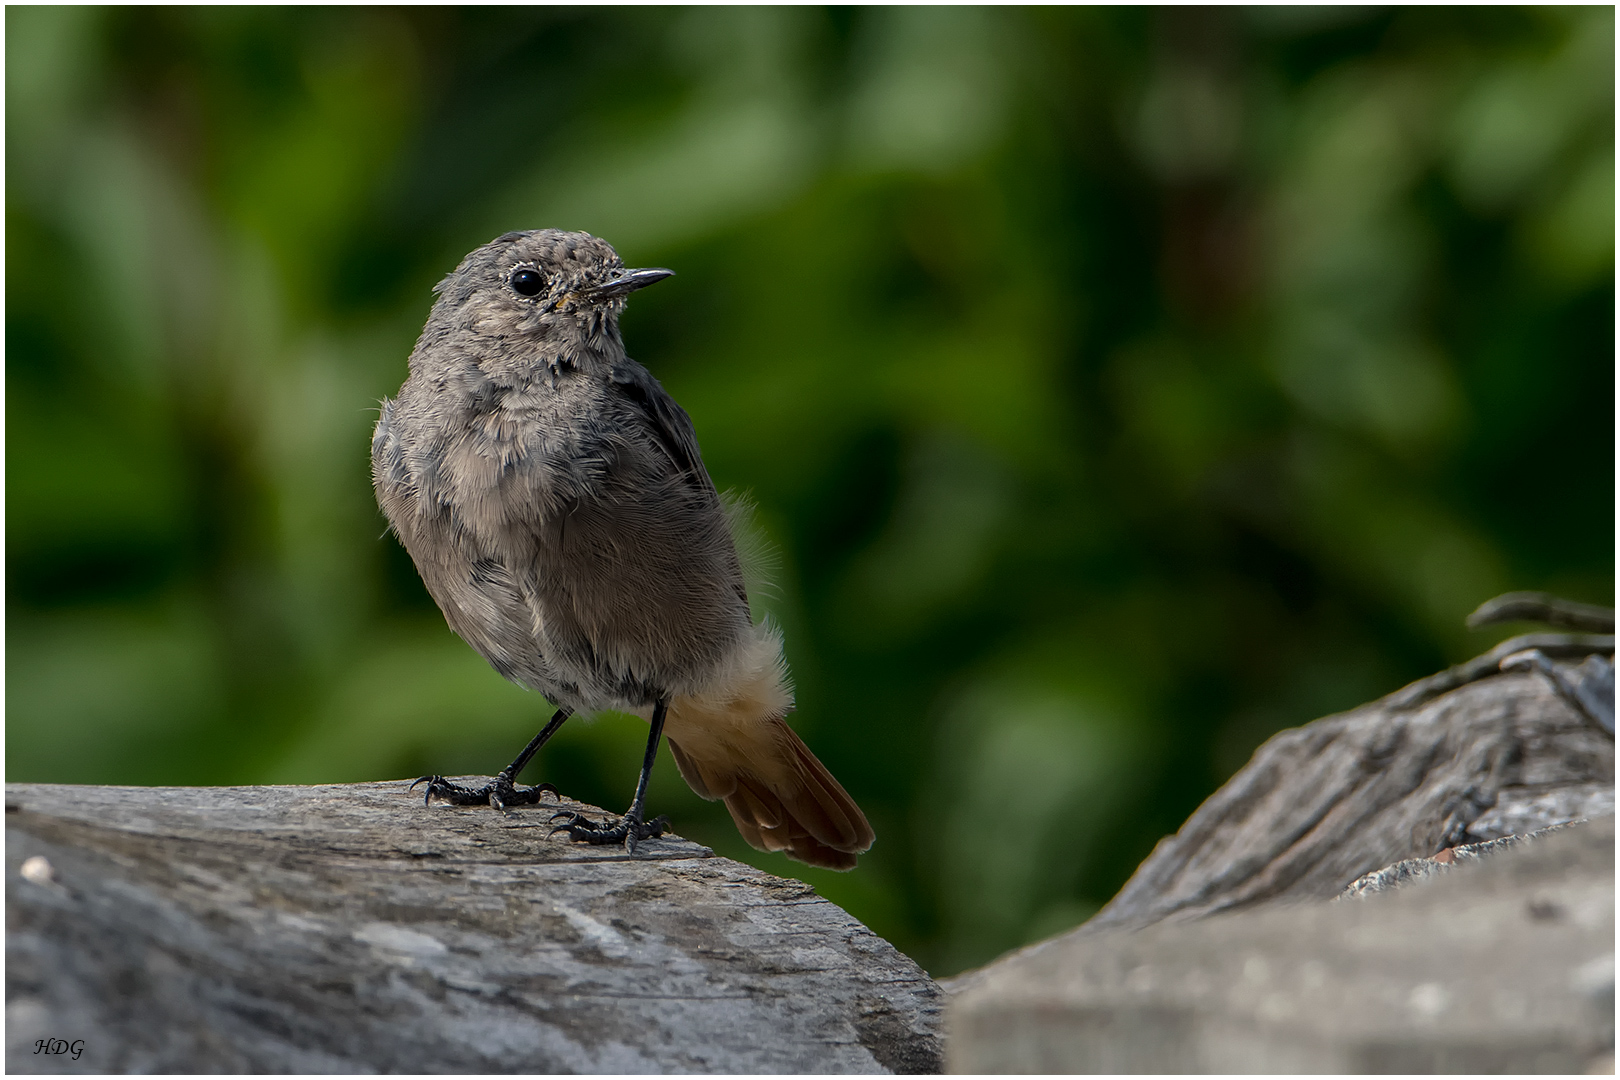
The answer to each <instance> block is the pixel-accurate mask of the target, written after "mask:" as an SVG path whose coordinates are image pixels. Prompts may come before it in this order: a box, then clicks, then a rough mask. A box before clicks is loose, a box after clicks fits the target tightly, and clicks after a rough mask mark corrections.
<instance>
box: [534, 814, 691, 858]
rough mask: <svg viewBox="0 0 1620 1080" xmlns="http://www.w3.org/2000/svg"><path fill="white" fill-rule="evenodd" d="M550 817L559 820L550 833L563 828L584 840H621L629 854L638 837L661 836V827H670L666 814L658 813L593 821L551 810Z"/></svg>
mask: <svg viewBox="0 0 1620 1080" xmlns="http://www.w3.org/2000/svg"><path fill="white" fill-rule="evenodd" d="M551 820H552V821H560V822H562V824H561V825H558V826H557V827H556V828H555V829H552V830H551V835H552V836H555V835H557V834H558V833H560V832H565V833H567V834H568V839H570V840H578V841H583V842H585V843H587V844H617V843H619V842H621V841H622V842H623V843H624V850H625V851H627V852H629V853H630V854H632V855H634V854H635V853H636V843H637V842H638V841H641V840H649V839H651V838H652V837H655V836H663V835H664V830H665V829H667V828H669V817H668V816H667V815H665V814H659V815H658V816H657V817H655V818H653V819H652V820H651V821H642V820H641V818H640V816H639V815H632V814H626V815H625V816H624V817H622V818H620V819H619V820H618V821H615V822H611V823H609V822H605V821H604V822H603V823H602V824H600V825H593V824H592V823H591V822H590V821H589V820H588V819H587V818H585V817H584V816H583V815H581V814H576V813H574V812H573V811H572V810H564V811H563V812H562V813H560V814H553V815H552V817H551Z"/></svg>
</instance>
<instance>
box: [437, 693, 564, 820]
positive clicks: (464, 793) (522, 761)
mask: <svg viewBox="0 0 1620 1080" xmlns="http://www.w3.org/2000/svg"><path fill="white" fill-rule="evenodd" d="M573 714H574V713H573V710H572V709H558V710H557V712H556V714H555V715H554V716H552V718H551V722H550V723H549V724H547V725H546V726H545V727H543V728H541V729H540V734H538V735H536V736H535V737H534V738H532V739H530V740H529V745H528V746H525V747H524V748H523V752H522V753H521V754H519V755H518V756H517V758H516V759H515V760H514V761H513V762H512V764H510V765H508V766H507V767H506V768H504V769H502V770H501V771H500V772H499V773H498V774H497V775H496V777H495V779H493V780H491V781H490V782H489V783H487V784H485V785H484V786H483V787H481V788H469V787H462V786H461V785H460V784H452V783H451V782H450V781H448V780H446V779H445V778H444V777H442V776H423V777H419V778H418V779H417V780H416V781H415V783H413V784H411V787H413V788H414V787H415V786H416V785H417V784H426V785H427V797H426V799H425V800H424V801H425V802H428V803H431V802H432V801H433V800H434V799H443V800H444V801H445V802H448V803H453V804H454V805H456V806H493V807H494V808H495V809H497V810H504V809H506V808H507V807H508V806H522V805H526V804H528V803H537V802H539V801H540V796H541V795H542V794H544V793H545V792H548V791H549V792H550V793H551V794H553V795H555V794H557V789H556V788H554V787H552V786H551V785H550V784H536V785H535V786H534V787H527V788H520V787H518V786H517V783H516V781H517V778H518V773H520V772H522V771H523V767H524V766H525V765H527V764H528V763H529V761H530V760H531V759H532V758H533V757H534V755H535V754H537V753H539V752H540V748H541V747H542V746H544V745H546V743H547V742H548V741H550V739H551V737H552V736H553V735H555V734H557V729H558V728H560V727H562V726H563V721H565V720H567V719H568V718H569V717H570V716H572V715H573Z"/></svg>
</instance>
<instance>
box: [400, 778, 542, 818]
mask: <svg viewBox="0 0 1620 1080" xmlns="http://www.w3.org/2000/svg"><path fill="white" fill-rule="evenodd" d="M417 784H426V785H427V795H426V796H425V797H424V798H423V800H422V805H424V806H427V805H430V804H431V803H432V802H433V800H434V799H443V800H444V801H445V802H447V803H450V804H451V805H453V806H493V807H494V808H495V809H497V810H505V809H506V808H507V807H508V806H532V805H533V804H535V803H538V802H539V801H540V796H541V795H545V794H548V793H549V794H551V795H556V794H557V789H556V788H554V787H552V786H551V785H550V784H536V785H534V786H533V787H526V788H520V787H518V786H517V785H516V784H514V783H512V778H511V777H509V776H507V775H506V774H504V773H502V774H501V775H500V776H497V777H496V778H495V779H493V780H491V781H490V782H489V783H487V784H485V785H484V786H483V787H481V788H470V787H462V786H461V785H460V784H452V783H451V782H450V781H448V780H446V779H445V778H444V777H442V776H423V777H418V778H417V780H416V781H415V783H413V784H411V787H410V789H408V790H413V789H415V787H416V785H417Z"/></svg>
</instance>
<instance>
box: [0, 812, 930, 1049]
mask: <svg viewBox="0 0 1620 1080" xmlns="http://www.w3.org/2000/svg"><path fill="white" fill-rule="evenodd" d="M562 806H563V807H564V808H567V809H575V810H581V811H583V812H587V813H593V814H600V813H601V811H599V810H597V809H595V808H593V807H584V806H581V805H580V804H578V803H571V802H568V801H566V800H564V801H563V803H562ZM553 809H554V808H553V806H551V805H550V804H546V805H545V806H543V807H526V808H523V809H522V810H518V811H514V812H511V813H507V814H502V813H498V812H495V811H492V810H489V809H487V808H456V807H449V806H443V805H436V806H434V807H431V808H424V807H423V806H422V804H421V801H420V800H419V799H417V798H408V797H407V796H406V794H405V785H404V784H403V783H379V784H359V785H345V786H326V787H248V788H128V787H71V786H62V785H41V784H14V785H8V787H7V791H6V899H7V908H6V914H7V936H6V940H7V971H6V975H7V993H6V1008H7V1029H6V1036H7V1038H6V1065H7V1068H8V1069H9V1070H11V1071H14V1072H33V1071H50V1072H170V1071H179V1072H216V1071H218V1072H235V1071H258V1072H288V1071H298V1072H384V1071H403V1072H440V1071H450V1072H517V1071H521V1072H630V1073H640V1072H746V1073H755V1072H795V1073H800V1072H802V1073H825V1072H886V1071H892V1072H937V1071H939V1069H940V1066H941V1057H940V1054H941V1047H940V1040H939V1036H938V1028H939V1020H940V1010H941V994H940V991H939V989H938V988H937V987H936V986H935V985H934V983H933V982H932V980H930V979H929V977H928V976H927V974H926V973H924V972H923V971H922V970H921V969H920V968H919V967H918V966H917V965H916V964H915V963H913V962H912V961H911V960H909V959H908V958H906V957H905V956H903V955H902V954H900V953H899V952H898V951H896V950H895V949H894V947H893V946H891V945H889V944H888V943H887V942H885V941H884V940H882V939H881V938H879V937H877V936H876V935H875V934H873V933H872V932H871V931H870V930H868V929H866V927H864V926H862V925H861V924H860V923H859V922H857V921H856V920H855V919H853V918H851V917H850V916H849V915H848V914H846V913H845V912H844V911H842V910H841V909H839V908H838V907H836V906H834V905H833V904H831V903H829V902H828V901H826V900H824V899H821V898H819V897H817V896H816V895H815V894H814V892H813V891H812V890H811V889H810V888H809V887H808V886H806V885H804V884H802V883H801V882H798V881H792V880H788V879H784V878H779V877H773V876H771V875H770V874H766V873H762V872H760V871H757V870H754V869H752V868H751V867H748V866H744V865H742V864H740V863H736V862H733V861H731V860H728V859H722V858H716V857H715V856H714V854H713V853H712V852H711V851H710V850H709V849H707V848H704V847H700V846H698V845H696V844H692V843H690V842H688V841H685V840H682V839H680V838H679V837H675V836H666V837H665V838H663V839H661V840H656V841H650V842H648V843H647V844H645V845H644V846H642V847H641V848H640V849H639V850H638V852H637V854H636V855H635V856H633V857H632V856H627V855H626V854H625V853H624V851H623V850H622V849H619V848H593V847H589V846H586V845H576V844H572V843H569V842H567V841H566V840H565V839H563V838H562V837H558V838H556V839H547V838H546V832H547V818H549V816H550V813H551V812H552V810H553ZM53 1040H56V1041H55V1042H53ZM73 1049H77V1050H78V1052H79V1053H78V1056H77V1057H75V1056H74V1055H73V1053H72V1050H73ZM52 1051H57V1052H52Z"/></svg>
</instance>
